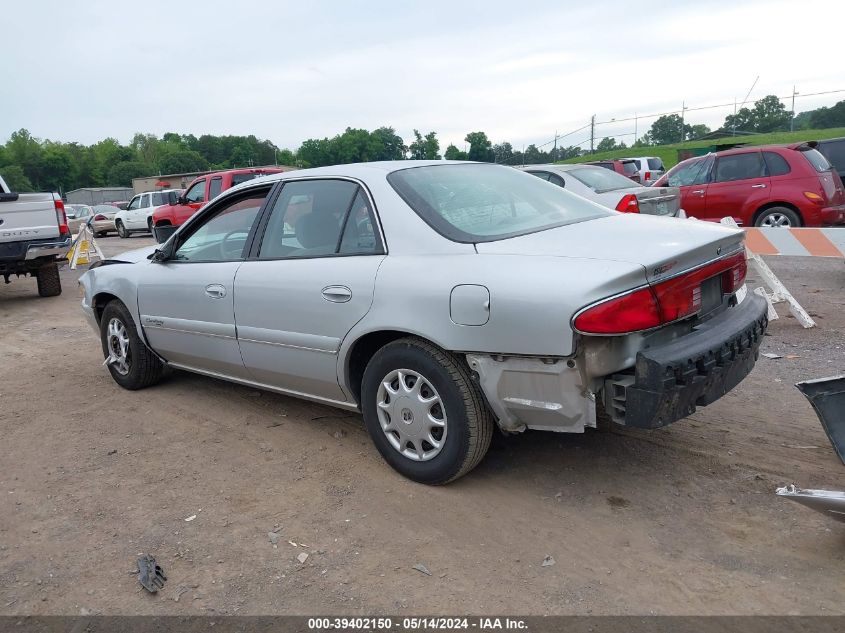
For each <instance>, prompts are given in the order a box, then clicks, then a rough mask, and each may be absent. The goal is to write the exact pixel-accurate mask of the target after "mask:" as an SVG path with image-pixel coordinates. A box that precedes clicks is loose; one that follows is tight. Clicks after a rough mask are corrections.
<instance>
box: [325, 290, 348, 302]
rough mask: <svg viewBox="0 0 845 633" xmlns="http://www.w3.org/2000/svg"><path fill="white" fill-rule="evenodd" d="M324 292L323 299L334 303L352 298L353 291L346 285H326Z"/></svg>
mask: <svg viewBox="0 0 845 633" xmlns="http://www.w3.org/2000/svg"><path fill="white" fill-rule="evenodd" d="M322 292H323V299H325V300H326V301H331V302H332V303H346V302H347V301H349V300H350V299H351V298H352V291H351V290H350V289H349V288H347V287H346V286H326V287H325V288H323V291H322Z"/></svg>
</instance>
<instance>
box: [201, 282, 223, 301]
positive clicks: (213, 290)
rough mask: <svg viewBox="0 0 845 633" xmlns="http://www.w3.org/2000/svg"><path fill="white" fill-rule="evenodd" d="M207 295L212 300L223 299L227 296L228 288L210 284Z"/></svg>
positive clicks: (206, 288) (206, 290)
mask: <svg viewBox="0 0 845 633" xmlns="http://www.w3.org/2000/svg"><path fill="white" fill-rule="evenodd" d="M205 294H207V295H208V296H209V297H211V298H212V299H222V298H223V297H225V296H226V286H224V285H222V284H208V285H207V286H206V287H205Z"/></svg>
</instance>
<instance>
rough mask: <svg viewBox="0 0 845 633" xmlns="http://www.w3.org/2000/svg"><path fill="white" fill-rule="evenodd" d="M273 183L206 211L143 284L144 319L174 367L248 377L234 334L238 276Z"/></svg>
mask: <svg viewBox="0 0 845 633" xmlns="http://www.w3.org/2000/svg"><path fill="white" fill-rule="evenodd" d="M269 189H270V188H269V185H267V186H263V187H257V188H251V189H249V190H247V191H244V192H240V193H239V194H237V195H236V196H233V197H227V198H225V199H223V200H220V204H217V205H214V206H213V207H210V208H208V209H206V211H205V212H203V214H202V216H201V217H198V218H197V219H196V220H195V221H194V222H193V223H192V224H191V226H190V227H188V229H187V230H186V231H185V234H184V236H182V237H180V238H179V240H178V242H177V243H175V244H174V245H173V246H172V248H171V247H169V248H168V250H169V252H168V253H167V254H166V255H165V257H166V259H165V260H164V261H162V262H160V263H156V262H151V263H150V264H148V265H147V266H146V267H145V269H144V272H143V273H141V278H140V281H139V284H138V307H139V311H140V313H141V325H142V327H143V328H144V332H145V334H146V336H147V340H148V341H149V342H150V345H151V346H152V348H153V349H154V350H155V351H156V352H157V353H158V354H160V355H161V356H162V357H163V358H164V359H166V360H167V361H168V362H170V363H172V364H173V365H174V366H177V367H183V368H186V369H192V370H196V371H200V372H205V373H210V374H214V375H220V376H228V377H234V378H240V379H244V378H247V377H248V376H247V372H246V370H245V369H244V366H243V361H242V360H241V354H240V350H239V349H238V341H237V337H236V332H235V312H234V302H233V298H234V280H235V273H236V272H237V270H238V267H239V266H241V264H242V262H243V260H244V255H245V250H244V249H245V247H246V244H247V241H248V240H249V239H250V237H251V231H252V230H253V226H254V224H256V222H257V218H258V213H259V210H260V209H261V206H262V204H263V203H264V200H265V198H266V197H267V193H268V192H269Z"/></svg>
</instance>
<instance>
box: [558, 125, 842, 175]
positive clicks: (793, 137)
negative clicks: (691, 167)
mask: <svg viewBox="0 0 845 633" xmlns="http://www.w3.org/2000/svg"><path fill="white" fill-rule="evenodd" d="M839 136H845V127H835V128H830V129H827V130H801V131H798V132H773V133H771V134H759V135H755V136H728V137H725V138H721V139H708V140H706V141H687V142H686V143H677V144H674V145H653V146H651V147H629V148H627V149H621V150H613V151H611V152H596V153H595V154H590V155H589V156H579V157H578V158H570V159H568V160H564V161H561V162H564V163H584V162H587V161H591V160H601V159H604V158H627V157H633V156H659V157H660V158H661V159H662V160H663V164H664V165H665V166H666V169H669V168H670V167H672V166H673V165H675V164H676V163H677V162H678V150H679V149H691V148H695V147H710V146H712V145H718V144H720V143H730V142H733V141H736V142H737V143H748V144H749V145H772V144H779V143H799V142H801V141H820V140H822V139H825V138H837V137H839Z"/></svg>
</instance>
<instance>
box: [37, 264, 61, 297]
mask: <svg viewBox="0 0 845 633" xmlns="http://www.w3.org/2000/svg"><path fill="white" fill-rule="evenodd" d="M36 278H37V280H38V295H39V296H41V297H58V296H59V295H60V294H62V279H61V277H59V265H58V264H56V263H55V262H54V263H52V264H45V265H44V266H42V267H41V268H39V269H38V272H37V273H36Z"/></svg>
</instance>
